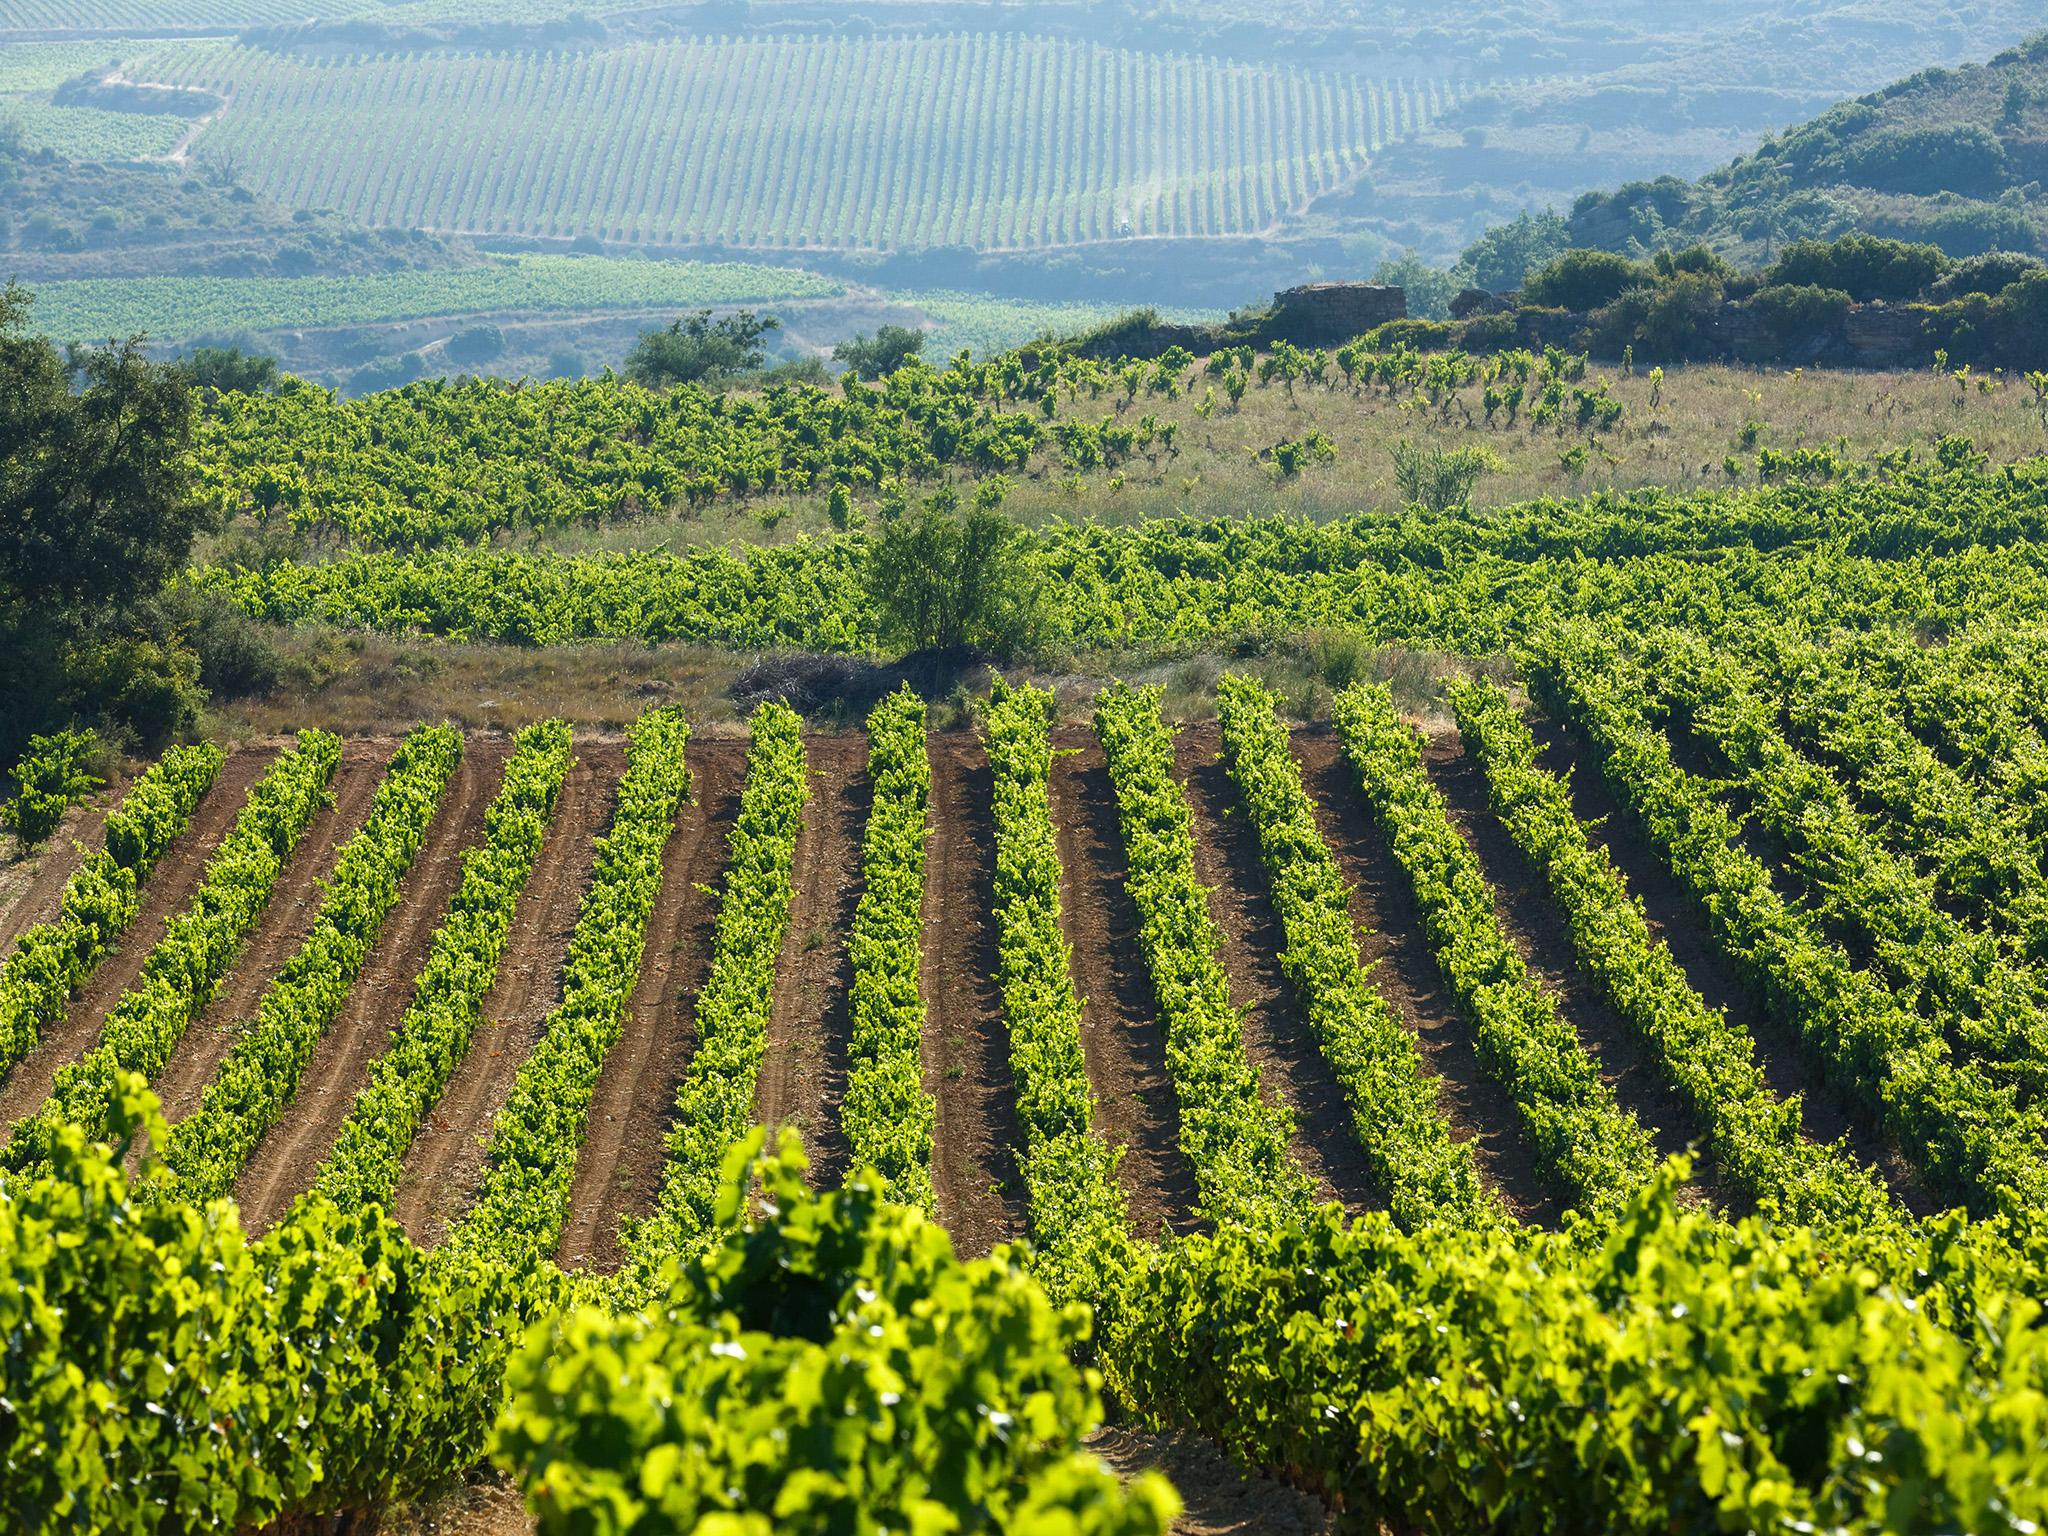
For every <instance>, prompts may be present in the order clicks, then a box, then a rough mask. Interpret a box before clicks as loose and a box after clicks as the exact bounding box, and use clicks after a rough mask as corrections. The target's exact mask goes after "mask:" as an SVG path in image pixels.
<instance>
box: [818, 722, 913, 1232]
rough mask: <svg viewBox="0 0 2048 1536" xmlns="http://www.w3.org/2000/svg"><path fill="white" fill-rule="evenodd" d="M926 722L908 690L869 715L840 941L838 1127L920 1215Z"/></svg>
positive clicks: (858, 1160) (860, 1161)
mask: <svg viewBox="0 0 2048 1536" xmlns="http://www.w3.org/2000/svg"><path fill="white" fill-rule="evenodd" d="M924 715H925V711H924V701H923V700H922V699H920V698H919V697H918V696H917V695H916V694H915V693H912V692H911V691H910V690H909V689H908V688H907V687H906V688H903V689H899V690H898V691H897V692H895V693H893V694H891V695H890V696H889V697H888V698H886V699H884V700H883V701H882V702H881V703H880V704H878V705H876V706H875V710H874V713H873V714H871V715H870V716H869V717H868V740H869V743H870V745H869V748H868V782H869V783H870V784H871V785H872V786H873V789H874V804H873V809H872V810H871V811H870V812H869V813H868V825H867V833H866V836H865V838H864V840H863V842H862V850H861V878H862V881H863V885H862V890H861V897H860V905H859V906H858V907H857V908H856V909H855V911H854V914H853V932H852V933H851V935H849V937H848V939H847V953H848V954H849V955H850V957H851V958H852V962H853V985H852V988H851V991H850V994H849V996H848V999H847V1014H848V1019H849V1035H848V1040H847V1050H846V1056H847V1065H846V1096H845V1097H844V1099H842V1100H841V1102H840V1108H839V1121H840V1125H841V1126H842V1127H843V1128H844V1130H845V1132H846V1140H847V1145H848V1146H849V1147H850V1148H851V1150H852V1153H853V1161H854V1163H855V1164H856V1165H857V1166H861V1167H867V1168H872V1169H874V1170H875V1171H876V1172H877V1173H879V1174H881V1175H882V1176H883V1177H884V1178H886V1179H887V1180H888V1181H889V1187H890V1190H891V1191H892V1192H893V1194H894V1196H895V1198H896V1199H898V1200H901V1201H903V1202H904V1204H906V1205H914V1206H916V1207H917V1208H918V1209H919V1210H922V1211H925V1212H927V1213H929V1212H930V1210H931V1209H932V1198H933V1197H932V1127H933V1122H934V1119H935V1118H936V1115H937V1106H936V1105H935V1104H934V1103H933V1102H932V1096H931V1095H930V1094H929V1093H928V1092H926V1091H925V1086H924V1056H923V1045H924V1018H925V1013H924V998H923V997H922V995H921V994H920V992H919V970H918V952H919V949H920V947H921V945H922V943H923V939H924V845H925V832H926V823H927V811H928V808H929V805H930V801H931V779H932V770H931V762H930V760H929V759H928V758H927V757H926V755H925V740H924Z"/></svg>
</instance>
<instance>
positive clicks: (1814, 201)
mask: <svg viewBox="0 0 2048 1536" xmlns="http://www.w3.org/2000/svg"><path fill="white" fill-rule="evenodd" d="M2044 182H2048V36H2044V37H2041V38H2037V39H2035V40H2034V41H2032V42H2030V43H2028V44H2027V45H2025V46H2023V47H2020V48H2015V49H2012V50H2010V51H2008V52H2005V53H2001V54H1999V55H1998V56H1997V57H1996V58H1994V59H1992V60H1991V61H1990V62H1989V63H1986V64H1983V65H1965V66H1963V67H1962V68H1959V69H1932V70H1926V71H1923V72H1922V73H1920V74H1917V75H1914V76H1913V77H1911V78H1910V79H1906V80H1902V81H1900V82H1898V83H1897V84H1895V85H1892V86H1889V87H1887V88H1886V89H1884V90H1882V91H1878V92H1876V93H1874V94H1872V95H1869V96H1864V97H1861V98H1859V99H1857V100H1855V101H1849V102H1844V103H1842V104H1841V105H1839V106H1836V107H1834V108H1832V109H1830V110H1829V111H1827V112H1825V113H1823V114H1821V115H1820V116H1819V117H1817V118H1815V119H1813V120H1812V121H1811V122H1807V123H1803V124H1801V125H1799V126H1798V127H1796V128H1792V129H1789V130H1787V131H1786V132H1784V133H1782V134H1779V135H1776V136H1774V137H1772V138H1769V139H1766V140H1765V141H1764V143H1763V144H1762V145H1761V146H1759V147H1758V149H1757V150H1756V151H1755V153H1753V154H1750V155H1745V156H1743V157H1742V158H1740V159H1738V160H1736V161H1734V162H1733V163H1732V164H1730V165H1728V166H1726V167H1724V168H1722V169H1720V170H1717V171H1714V172H1713V173H1711V174H1709V175H1707V176H1704V177H1701V178H1700V179H1699V180H1698V181H1695V182H1686V181H1682V180H1680V179H1678V178H1676V177H1669V176H1667V177H1661V178H1659V179H1657V180H1655V181H1650V182H1639V183H1633V184H1630V185H1628V186H1624V187H1621V188H1619V189H1618V190H1616V191H1613V192H1609V193H1603V194H1597V195H1594V194H1589V195H1587V196H1585V197H1582V198H1580V199H1579V201H1578V202H1577V203H1576V204H1575V205H1574V206H1573V208H1572V211H1571V215H1570V217H1569V219H1568V220H1567V221H1566V228H1567V233H1568V236H1569V239H1570V241H1571V243H1572V244H1573V245H1577V246H1588V247H1594V248H1598V249H1602V250H1612V251H1627V252H1630V253H1632V254H1640V253H1642V252H1644V251H1649V250H1656V249H1660V248H1671V247H1676V246H1683V245H1692V244H1706V245H1710V246H1713V247H1714V248H1715V249H1717V250H1720V251H1723V252H1725V253H1728V254H1730V255H1733V256H1735V257H1737V258H1741V259H1756V258H1762V259H1768V258H1769V257H1770V256H1771V255H1772V254H1773V253H1774V252H1775V251H1776V250H1777V249H1778V248H1779V247H1780V246H1782V245H1784V244H1786V243H1788V242H1790V241H1794V240H1800V239H1827V238H1831V237H1833V236H1835V235H1839V234H1843V233H1845V232H1848V231H1851V230H1858V231H1862V232H1864V233H1869V234H1876V235H1883V236H1890V237H1893V238H1896V239H1901V240H1907V241H1918V242H1925V243H1928V244H1932V245H1937V246H1940V247H1941V248H1942V250H1944V251H1946V252H1947V253H1948V254H1949V255H1951V256H1958V257H1966V256H1976V255H1980V254H1982V253H1984V252H1986V251H1992V250H2003V251H2023V252H2039V251H2042V250H2044V249H2048V192H2044V190H2043V184H2044Z"/></svg>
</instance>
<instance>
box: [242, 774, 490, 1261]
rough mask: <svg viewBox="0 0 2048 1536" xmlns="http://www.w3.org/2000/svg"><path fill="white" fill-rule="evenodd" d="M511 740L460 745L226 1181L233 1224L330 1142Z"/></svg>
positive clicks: (446, 893) (410, 977)
mask: <svg viewBox="0 0 2048 1536" xmlns="http://www.w3.org/2000/svg"><path fill="white" fill-rule="evenodd" d="M510 755H511V744H510V743H509V742H508V741H507V740H506V739H505V738H503V737H499V736H482V735H478V736H472V737H471V738H470V739H469V740H468V741H467V742H465V743H464V746H463V752H462V762H461V764H460V765H459V766H458V767H457V768H456V770H455V777H454V778H453V780H451V781H450V783H449V785H448V790H447V793H446V794H445V795H443V797H442V800H441V805H440V808H439V809H438V810H437V811H436V812H435V813H434V819H433V821H432V822H431V823H430V824H429V825H428V827H427V835H426V839H425V841H423V842H422V843H421V844H420V850H419V853H418V854H417V855H416V856H415V857H414V859H413V864H412V868H411V869H410V870H408V871H407V872H406V877H405V880H404V882H403V883H402V884H401V886H400V887H399V896H398V905H397V906H396V907H395V908H393V909H392V912H391V915H390V916H389V917H387V918H386V919H385V921H384V931H383V932H382V933H380V934H379V935H378V936H377V943H376V945H375V947H374V948H372V949H371V951H370V957H369V959H368V961H367V962H365V964H364V966H363V973H362V975H361V976H360V977H358V978H357V980H356V985H355V987H354V989H353V990H352V991H351V992H350V993H349V996H348V1001H347V1002H345V1003H344V1004H343V1005H342V1008H341V1012H340V1013H339V1014H338V1015H336V1017H335V1020H334V1023H333V1024H332V1025H331V1026H330V1027H329V1028H328V1030H327V1033H326V1034H324V1035H322V1036H321V1037H320V1043H319V1044H318V1045H316V1046H315V1047H314V1048H313V1055H312V1059H311V1060H309V1061H308V1062H307V1063H306V1072H305V1075H304V1077H303V1078H302V1079H301V1080H300V1083H299V1091H298V1094H297V1095H296V1096H295V1097H294V1099H293V1101H292V1105H291V1108H290V1109H289V1110H287V1111H286V1112H285V1117H284V1119H283V1120H281V1121H280V1122H279V1123H278V1124H277V1125H275V1126H273V1127H272V1128H271V1131H270V1134H269V1135H267V1136H265V1137H264V1138H263V1140H262V1141H260V1142H258V1143H257V1145H256V1149H255V1151H254V1152H252V1153H251V1154H250V1157H249V1161H248V1162H247V1163H246V1164H245V1165H244V1166H243V1168H242V1175H241V1178H240V1179H239V1180H238V1181H237V1182H236V1185H235V1198H236V1201H237V1202H238V1203H239V1204H240V1206H241V1208H242V1225H243V1227H244V1228H245V1229H247V1230H248V1231H249V1232H250V1233H252V1234H253V1233H257V1232H261V1231H263V1230H264V1229H266V1228H267V1227H269V1225H270V1224H271V1223H272V1222H274V1221H276V1220H277V1218H278V1217H279V1216H281V1215H283V1214H284V1212H285V1210H286V1209H287V1208H288V1207H289V1206H290V1204H291V1202H292V1201H293V1199H295V1198H296V1197H297V1196H298V1194H299V1193H300V1191H302V1190H304V1189H305V1188H306V1187H307V1186H308V1185H309V1184H311V1183H312V1181H313V1174H314V1171H315V1170H316V1169H317V1168H318V1167H319V1166H320V1163H321V1161H322V1160H323V1159H324V1158H325V1157H326V1156H327V1154H328V1153H329V1152H330V1151H332V1150H333V1147H334V1138H335V1137H336V1136H337V1135H338V1134H340V1131H341V1126H342V1122H343V1121H344V1120H346V1119H347V1118H348V1113H349V1111H350V1109H352V1108H353V1107H354V1104H355V1096H356V1094H357V1092H358V1091H359V1090H360V1089H361V1088H362V1086H363V1083H364V1081H365V1080H366V1079H367V1077H368V1075H369V1070H370V1063H371V1062H372V1061H374V1060H375V1059H376V1058H377V1057H378V1056H380V1055H382V1054H383V1052H384V1050H385V1048H386V1047H387V1046H388V1045H389V1044H390V1043H391V1030H392V1028H393V1027H394V1026H395V1025H396V1024H397V1023H398V1020H399V1018H400V1017H401V1016H402V1014H403V1013H404V1011H405V1008H406V1006H407V1005H408V1004H409V1003H410V1002H411V1001H412V992H413V985H414V982H415V981H416V979H417V978H418V976H419V972H420V967H421V966H422V965H424V964H425V963H426V958H427V950H428V948H429V946H430V945H431V944H432V942H433V937H434V934H435V932H436V930H438V929H439V928H440V926H441V921H442V919H443V918H444V917H446V916H447V912H448V902H449V899H450V898H451V897H453V896H454V894H455V889H456V887H457V886H458V885H459V884H460V883H461V881H462V855H463V853H464V852H465V851H466V850H468V849H470V848H473V847H475V846H477V845H478V844H479V843H480V842H482V840H483V835H484V812H485V810H486V809H487V808H488V807H489V805H490V802H491V799H492V797H493V796H494V795H496V794H497V792H498V783H499V780H500V779H502V778H503V777H504V771H505V761H506V759H507V758H508V757H509V756H510Z"/></svg>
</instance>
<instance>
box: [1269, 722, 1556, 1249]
mask: <svg viewBox="0 0 2048 1536" xmlns="http://www.w3.org/2000/svg"><path fill="white" fill-rule="evenodd" d="M1293 740H1294V756H1295V760H1296V761H1297V762H1298V763H1300V764H1301V770H1302V783H1303V786H1304V787H1305V788H1306V789H1307V790H1308V793H1309V796H1310V798H1312V799H1313V800H1314V801H1315V802H1316V821H1317V825H1318V826H1319V827H1320V828H1321V829H1322V834H1323V841H1324V842H1325V843H1327V844H1328V845H1329V848H1330V852H1331V854H1332V856H1334V857H1335V859H1336V860H1337V868H1338V870H1339V871H1340V872H1341V873H1342V874H1343V876H1344V879H1345V881H1346V882H1347V883H1348V884H1349V885H1350V886H1351V889H1352V895H1351V917H1352V924H1353V926H1354V927H1356V928H1357V929H1358V931H1359V934H1360V940H1359V955H1360V958H1362V959H1363V960H1364V961H1365V962H1366V963H1367V964H1368V965H1370V966H1372V970H1371V972H1370V973H1369V975H1370V978H1371V981H1372V984H1373V987H1374V989H1375V990H1377V991H1378V993H1379V994H1380V996H1381V997H1383V998H1384V999H1386V1001H1387V1002H1388V1004H1389V1005H1391V1006H1392V1008H1393V1009H1394V1011H1395V1012H1396V1013H1397V1014H1399V1015H1400V1017H1401V1019H1402V1021H1403V1022H1404V1023H1405V1024H1406V1025H1407V1026H1408V1029H1409V1031H1410V1033H1412V1034H1413V1035H1414V1036H1415V1043H1416V1045H1417V1046H1419V1047H1420V1048H1421V1051H1422V1059H1423V1064H1424V1066H1425V1067H1426V1068H1427V1070H1428V1071H1429V1073H1430V1074H1431V1076H1432V1077H1433V1078H1434V1079H1435V1085H1436V1090H1437V1101H1438V1103H1439V1104H1441V1105H1442V1107H1443V1111H1444V1116H1445V1118H1446V1119H1448V1120H1449V1121H1450V1123H1451V1133H1452V1134H1453V1135H1454V1136H1456V1137H1458V1138H1459V1139H1460V1140H1463V1141H1468V1142H1469V1143H1470V1144H1471V1147H1472V1153H1473V1156H1474V1158H1475V1159H1476V1160H1477V1162H1478V1164H1479V1172H1480V1176H1481V1177H1482V1178H1483V1179H1485V1181H1486V1183H1487V1184H1488V1186H1489V1187H1490V1188H1492V1189H1493V1190H1494V1192H1495V1193H1496V1194H1498V1195H1499V1196H1500V1198H1501V1200H1502V1202H1503V1203H1504V1204H1505V1205H1506V1206H1507V1208H1508V1209H1509V1210H1510V1211H1512V1212H1513V1213H1514V1214H1515V1215H1516V1216H1517V1217H1519V1218H1520V1219H1522V1220H1524V1221H1532V1222H1538V1223H1542V1224H1545V1225H1555V1224H1556V1223H1557V1221H1558V1220H1559V1219H1560V1218H1561V1216H1562V1215H1563V1208H1562V1207H1561V1206H1560V1204H1559V1203H1558V1201H1557V1198H1556V1197H1555V1196H1554V1195H1553V1194H1552V1193H1551V1192H1550V1191H1549V1190H1548V1189H1546V1188H1545V1187H1544V1186H1543V1184H1542V1183H1541V1181H1539V1180H1538V1179H1537V1178H1536V1176H1535V1173H1534V1171H1533V1159H1532V1155H1531V1153H1530V1150H1529V1146H1528V1143H1527V1142H1526V1141H1525V1140H1524V1139H1523V1137H1522V1134H1521V1131H1520V1129H1519V1127H1518V1122H1517V1121H1516V1119H1515V1108H1514V1104H1513V1103H1512V1101H1510V1099H1509V1098H1508V1096H1507V1093H1506V1092H1505V1091H1504V1090H1503V1089H1501V1088H1500V1087H1499V1086H1498V1085H1497V1084H1495V1083H1494V1081H1493V1079H1492V1078H1490V1077H1488V1076H1487V1075H1486V1073H1485V1072H1484V1071H1482V1070H1481V1069H1480V1066H1479V1058H1478V1055H1477V1053H1476V1052H1475V1051H1474V1050H1473V1047H1472V1031H1471V1029H1470V1028H1469V1027H1468V1026H1467V1025H1466V1023H1465V1021H1464V1019H1463V1017H1462V1016H1461V1015H1460V1014H1459V1012H1458V1005H1457V1001H1456V999H1454V998H1453V997H1452V996H1451V992H1450V989H1449V987H1447V986H1446V985H1445V983H1444V979H1443V973H1442V971H1440V970H1439V969H1438V968H1437V963H1436V955H1435V953H1434V952H1433V951H1432V950H1431V949H1430V945H1429V936H1428V934H1427V933H1425V932H1424V931H1423V927H1422V914H1421V913H1420V912H1419V911H1418V910H1417V909H1416V906H1415V896H1414V893H1413V891H1412V890H1411V888H1410V886H1409V883H1408V876H1407V874H1406V872H1405V871H1403V870H1402V868H1401V866H1400V864H1399V863H1398V862H1396V860H1395V858H1394V855H1393V850H1392V849H1390V848H1389V847H1388V846H1387V844H1386V840H1385V839H1384V838H1382V837H1381V836H1380V832H1379V828H1378V827H1377V825H1375V823H1374V821H1373V818H1372V812H1371V811H1370V810H1369V809H1368V808H1367V806H1366V803H1365V797H1364V794H1363V792H1362V791H1360V789H1359V787H1358V780H1357V777H1356V775H1355V774H1354V773H1353V771H1352V768H1351V765H1350V764H1349V763H1348V762H1346V761H1345V760H1344V756H1343V753H1342V752H1341V751H1340V750H1339V747H1338V742H1337V737H1336V735H1335V733H1334V732H1332V731H1331V730H1330V729H1329V728H1328V727H1327V726H1318V727H1311V728H1308V729H1304V730H1298V731H1296V732H1295V733H1294V738H1293Z"/></svg>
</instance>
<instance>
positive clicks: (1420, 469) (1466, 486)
mask: <svg viewBox="0 0 2048 1536" xmlns="http://www.w3.org/2000/svg"><path fill="white" fill-rule="evenodd" d="M1495 467H1496V461H1495V459H1494V457H1493V456H1492V455H1491V454H1489V453H1488V452H1486V450H1485V449H1483V448H1458V449H1446V448H1442V447H1439V446H1437V445H1435V444H1425V443H1411V442H1410V441H1408V439H1407V438H1405V437H1404V438H1402V439H1401V441H1400V442H1398V443H1396V444H1394V483H1395V484H1396V485H1397V486H1399V487H1400V488H1401V496H1402V499H1403V500H1405V501H1406V502H1407V503H1408V504H1409V505H1410V506H1415V507H1421V508H1422V509H1423V510H1425V511H1428V512H1451V511H1456V510H1458V509H1459V508H1462V507H1464V506H1466V505H1468V504H1469V503H1470V502H1471V500H1472V487H1473V486H1475V485H1477V484H1478V483H1479V477H1480V476H1481V475H1483V474H1485V473H1486V472H1487V471H1488V470H1491V469H1493V468H1495Z"/></svg>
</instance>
